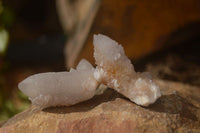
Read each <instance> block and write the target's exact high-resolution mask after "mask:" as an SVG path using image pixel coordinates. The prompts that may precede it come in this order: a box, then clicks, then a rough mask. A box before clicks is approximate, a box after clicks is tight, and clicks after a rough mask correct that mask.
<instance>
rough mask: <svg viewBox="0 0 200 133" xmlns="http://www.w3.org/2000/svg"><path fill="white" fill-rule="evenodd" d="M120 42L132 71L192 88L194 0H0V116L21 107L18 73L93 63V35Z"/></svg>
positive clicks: (198, 34) (198, 72)
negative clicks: (83, 60)
mask: <svg viewBox="0 0 200 133" xmlns="http://www.w3.org/2000/svg"><path fill="white" fill-rule="evenodd" d="M98 33H101V34H105V35H107V36H109V37H111V38H113V39H114V40H116V41H118V42H119V43H120V44H122V45H123V47H124V49H125V52H126V54H127V55H128V57H129V58H131V59H132V61H133V64H134V66H135V69H136V71H149V72H151V73H152V74H153V76H154V77H155V78H161V79H165V80H172V81H177V82H182V83H184V84H191V85H194V86H200V0H190V1H188V0H163V1H160V0H153V1H140V0H131V1H130V0H124V1H122V0H109V1H108V0H29V1H27V0H18V1H14V0H2V1H0V121H4V120H7V119H8V118H10V117H12V116H13V115H14V114H16V113H19V112H21V111H22V110H24V109H26V108H27V107H29V105H30V102H29V101H28V99H27V97H26V96H24V95H23V94H22V93H21V92H20V91H19V90H18V87H17V85H18V83H19V82H20V81H22V80H23V79H24V78H26V77H28V76H30V75H32V74H35V73H40V72H49V71H65V70H67V69H68V68H69V67H74V66H76V64H77V62H79V61H80V59H82V58H86V59H87V60H89V61H90V62H91V63H92V64H93V65H94V64H95V63H94V58H93V47H92V39H93V34H98Z"/></svg>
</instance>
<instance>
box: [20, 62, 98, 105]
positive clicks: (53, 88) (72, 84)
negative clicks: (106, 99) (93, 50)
mask: <svg viewBox="0 0 200 133" xmlns="http://www.w3.org/2000/svg"><path fill="white" fill-rule="evenodd" d="M88 68H89V69H88ZM93 73H94V68H93V67H92V65H91V64H90V63H89V62H87V61H86V60H82V61H81V62H80V63H79V64H78V66H77V70H75V69H71V70H70V72H48V73H40V74H35V75H32V76H30V77H28V78H26V79H25V80H23V81H22V82H21V83H19V85H18V87H19V89H20V90H21V91H22V92H23V93H24V94H26V95H27V96H29V99H30V100H31V102H32V104H34V105H39V106H41V107H48V106H60V105H65V106H69V105H73V104H76V103H79V102H82V101H85V100H88V99H90V98H92V97H93V96H94V94H95V91H96V88H97V87H98V85H99V83H98V82H97V81H96V80H95V79H94V77H93Z"/></svg>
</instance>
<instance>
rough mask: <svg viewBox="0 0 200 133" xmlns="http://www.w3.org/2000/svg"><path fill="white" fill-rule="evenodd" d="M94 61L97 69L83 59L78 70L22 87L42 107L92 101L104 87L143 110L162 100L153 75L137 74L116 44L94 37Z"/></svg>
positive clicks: (42, 75)
mask: <svg viewBox="0 0 200 133" xmlns="http://www.w3.org/2000/svg"><path fill="white" fill-rule="evenodd" d="M94 57H95V60H96V64H97V67H96V68H94V67H93V66H92V65H91V64H90V63H89V62H88V61H87V60H84V59H83V60H81V61H80V62H79V64H78V65H77V67H76V69H73V68H71V69H70V71H69V72H49V73H40V74H35V75H32V76H30V77H28V78H26V79H25V80H23V81H22V82H21V83H19V85H18V87H19V89H20V90H21V91H22V92H23V93H24V94H26V95H27V96H28V97H29V99H30V100H31V102H32V104H34V105H38V106H40V107H48V106H61V105H65V106H70V105H73V104H76V103H79V102H82V101H85V100H88V99H90V98H92V97H93V96H94V95H95V92H101V90H99V89H98V90H97V91H96V89H97V87H98V86H99V84H100V83H103V84H104V85H106V86H108V87H110V88H113V89H114V90H116V91H118V92H119V93H121V94H123V95H124V96H126V97H127V98H129V99H130V100H131V101H133V102H135V103H136V104H138V105H142V106H148V105H149V104H152V103H154V102H155V101H156V99H158V98H159V97H160V96H161V94H160V90H159V87H158V86H157V85H156V84H155V83H154V82H153V80H152V78H151V76H150V74H148V73H136V72H135V70H134V67H133V65H132V64H131V61H130V60H129V59H128V57H127V56H126V55H125V53H124V49H123V47H122V46H121V45H119V44H118V43H117V42H116V41H114V40H112V39H110V38H109V37H106V36H104V35H100V34H99V35H94ZM103 88H105V87H103ZM102 92H103V91H102ZM96 94H98V93H96Z"/></svg>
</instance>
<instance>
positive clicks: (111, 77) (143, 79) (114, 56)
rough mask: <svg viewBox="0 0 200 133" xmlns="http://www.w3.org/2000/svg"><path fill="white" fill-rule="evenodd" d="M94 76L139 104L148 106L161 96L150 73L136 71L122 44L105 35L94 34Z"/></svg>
mask: <svg viewBox="0 0 200 133" xmlns="http://www.w3.org/2000/svg"><path fill="white" fill-rule="evenodd" d="M93 44H94V57H95V60H96V64H97V68H96V70H95V73H94V77H95V78H96V79H97V80H98V81H99V82H102V83H103V84H105V85H107V86H108V87H110V88H113V89H115V90H116V91H118V92H119V93H121V94H123V95H124V96H126V97H128V98H129V99H130V100H131V101H133V102H135V103H136V104H138V105H143V106H148V105H149V104H152V103H154V102H155V101H156V99H157V98H159V97H160V96H161V94H160V90H159V88H158V86H157V85H156V84H155V83H154V82H153V80H152V78H151V76H150V74H148V73H136V72H135V70H134V67H133V65H132V64H131V61H130V60H129V59H128V57H127V56H126V55H125V53H124V49H123V47H122V46H121V45H118V43H117V42H116V41H114V40H112V39H110V38H108V37H106V36H104V35H101V34H99V35H94V42H93Z"/></svg>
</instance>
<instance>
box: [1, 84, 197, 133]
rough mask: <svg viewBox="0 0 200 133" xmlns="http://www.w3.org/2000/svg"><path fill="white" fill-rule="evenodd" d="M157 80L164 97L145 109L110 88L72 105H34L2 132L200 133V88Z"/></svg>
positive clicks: (7, 124) (14, 119)
mask: <svg viewBox="0 0 200 133" xmlns="http://www.w3.org/2000/svg"><path fill="white" fill-rule="evenodd" d="M157 83H158V84H159V86H160V88H161V91H162V93H163V96H162V97H160V98H159V99H158V101H157V102H156V103H154V104H153V105H150V106H149V107H146V108H144V107H141V106H138V105H136V104H134V103H132V102H130V101H129V100H128V99H126V98H124V97H123V96H121V95H119V94H118V93H116V92H115V91H113V90H110V89H108V90H106V92H105V93H103V94H101V95H97V96H95V97H94V98H93V99H91V100H89V101H86V102H83V103H80V104H78V105H75V106H71V107H54V108H47V109H43V110H42V111H40V109H38V108H37V107H35V106H32V107H30V108H29V109H28V110H26V111H24V112H22V113H20V114H18V115H16V116H14V117H13V118H11V119H10V120H8V121H7V122H6V123H5V124H4V125H3V126H2V127H1V128H0V133H26V132H29V133H40V132H48V133H79V132H81V133H93V132H95V133H103V132H114V133H122V132H124V133H129V132H136V133H137V132H162V133H165V132H200V88H199V87H194V86H189V85H185V84H181V83H177V82H169V81H161V80H157Z"/></svg>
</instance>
